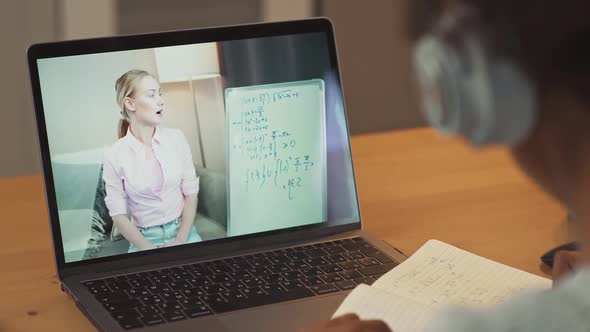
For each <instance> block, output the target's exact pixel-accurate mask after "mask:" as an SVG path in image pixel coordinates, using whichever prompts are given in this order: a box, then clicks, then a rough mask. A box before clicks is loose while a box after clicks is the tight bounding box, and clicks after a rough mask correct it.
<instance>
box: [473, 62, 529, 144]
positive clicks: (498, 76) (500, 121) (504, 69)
mask: <svg viewBox="0 0 590 332" xmlns="http://www.w3.org/2000/svg"><path fill="white" fill-rule="evenodd" d="M489 76H490V82H491V83H490V86H491V92H492V95H493V98H492V102H493V105H492V108H493V111H494V112H493V114H494V117H493V122H492V125H491V126H490V128H489V129H488V133H487V135H486V136H487V137H486V139H485V140H484V141H483V142H482V143H483V144H502V145H507V146H516V145H518V144H520V143H522V142H523V141H524V140H525V139H526V138H527V137H528V136H529V135H530V132H531V131H532V129H533V127H534V125H535V123H536V120H537V112H538V111H537V95H536V92H535V88H534V86H533V85H532V83H531V82H530V81H529V80H528V79H527V78H526V76H525V75H524V73H523V72H522V71H521V70H520V68H518V67H517V66H516V65H515V64H514V63H512V62H509V61H502V60H500V61H496V62H494V63H493V64H492V65H491V67H490V71H489Z"/></svg>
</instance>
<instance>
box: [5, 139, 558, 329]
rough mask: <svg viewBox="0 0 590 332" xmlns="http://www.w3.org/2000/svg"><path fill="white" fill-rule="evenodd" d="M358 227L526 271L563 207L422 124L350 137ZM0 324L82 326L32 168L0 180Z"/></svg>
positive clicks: (499, 159) (500, 157) (487, 155)
mask: <svg viewBox="0 0 590 332" xmlns="http://www.w3.org/2000/svg"><path fill="white" fill-rule="evenodd" d="M352 146H353V156H354V160H355V168H356V179H357V183H358V190H359V195H360V201H361V213H362V218H363V222H364V225H365V228H366V229H367V230H368V231H369V232H372V233H374V234H377V235H378V236H380V237H381V238H384V239H385V240H386V241H388V242H389V243H390V244H392V245H395V246H397V247H398V248H400V249H401V250H402V251H403V252H405V253H407V254H411V253H413V252H414V251H415V250H416V249H418V248H419V247H420V246H421V245H422V244H423V243H424V242H425V241H427V240H428V239H431V238H436V239H439V240H442V241H445V242H448V243H451V244H453V245H456V246H459V247H461V248H464V249H466V250H469V251H471V252H474V253H476V254H479V255H482V256H485V257H488V258H491V259H494V260H497V261H500V262H502V263H505V264H508V265H511V266H514V267H517V268H520V269H523V270H525V271H528V272H532V273H536V274H539V275H542V276H547V275H545V274H543V272H542V271H541V269H540V267H539V255H540V254H541V253H542V252H543V251H545V250H547V249H549V248H550V247H552V246H554V245H557V244H559V243H560V242H561V241H563V236H564V234H565V232H564V229H565V211H564V210H563V209H562V208H561V207H559V206H558V205H557V204H556V203H555V202H554V201H553V200H552V199H551V198H549V197H548V196H547V195H545V194H544V193H542V192H540V191H539V190H538V189H537V188H536V187H535V186H534V185H533V184H531V182H530V181H529V180H528V179H527V178H525V177H524V176H523V175H522V174H521V173H520V172H519V171H518V170H517V169H516V168H515V167H514V165H513V163H512V162H511V160H510V157H509V155H508V153H506V151H504V150H499V149H492V150H486V151H485V152H477V153H476V152H474V151H472V150H470V149H469V148H467V147H465V146H464V145H463V144H461V143H460V142H458V141H456V140H441V139H440V138H438V137H437V135H435V134H433V132H432V131H430V130H428V129H418V130H411V131H402V132H396V133H384V134H376V135H366V136H358V137H355V138H353V141H352ZM0 198H1V199H2V210H3V215H4V218H3V224H4V226H3V227H2V229H3V234H4V236H3V240H2V241H1V242H0V262H1V265H0V271H2V272H1V274H0V276H1V277H0V298H1V299H2V301H0V331H36V330H42V329H44V330H46V329H54V328H59V329H60V330H61V331H89V330H93V327H92V325H91V324H90V323H89V322H88V321H87V320H86V319H85V318H84V316H83V315H82V314H81V313H80V312H79V311H78V310H77V308H76V306H75V305H74V303H73V302H72V301H71V300H70V299H69V298H68V297H67V296H66V295H65V294H63V293H62V292H61V291H60V289H59V284H58V281H57V279H56V277H55V272H54V263H53V257H52V249H51V242H50V239H49V226H48V222H47V212H46V208H45V198H44V193H43V187H42V180H41V176H31V177H19V178H6V179H1V180H0Z"/></svg>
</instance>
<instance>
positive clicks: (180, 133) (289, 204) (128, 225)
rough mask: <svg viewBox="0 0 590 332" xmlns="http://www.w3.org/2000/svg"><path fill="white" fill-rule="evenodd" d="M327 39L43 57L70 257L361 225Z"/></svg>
mask: <svg viewBox="0 0 590 332" xmlns="http://www.w3.org/2000/svg"><path fill="white" fill-rule="evenodd" d="M329 40H330V39H329V37H328V36H327V35H326V34H325V33H323V32H318V33H302V34H289V35H281V36H272V37H263V38H253V39H239V40H230V41H220V42H211V43H200V44H189V45H177V46H166V47H159V48H148V49H132V50H125V51H116V52H102V53H95V54H82V55H74V56H64V57H52V58H43V59H38V60H37V67H38V72H39V83H40V87H41V96H42V104H43V114H44V118H45V125H46V132H47V139H48V146H49V154H50V161H51V169H52V174H51V175H52V177H53V182H54V189H55V197H56V201H57V208H58V215H59V226H60V227H59V229H60V232H61V239H62V244H63V250H64V257H65V262H66V263H70V262H77V261H81V260H88V259H95V258H100V257H107V256H114V255H124V254H129V253H134V252H139V251H145V250H158V249H159V248H165V247H171V246H183V245H189V244H194V243H200V242H205V241H211V240H219V239H223V238H229V237H236V236H242V235H251V234H255V233H262V232H269V231H276V230H280V229H288V228H292V227H300V226H308V225H316V227H329V226H333V225H342V224H347V223H356V222H359V219H360V218H359V211H358V202H357V195H356V188H355V182H354V176H353V170H352V162H351V155H350V147H349V136H348V130H347V125H346V118H345V112H344V106H343V105H344V103H343V99H342V93H341V86H340V82H339V79H338V73H337V70H338V69H337V65H336V64H335V63H333V62H332V59H331V56H330V50H329V47H330V44H329Z"/></svg>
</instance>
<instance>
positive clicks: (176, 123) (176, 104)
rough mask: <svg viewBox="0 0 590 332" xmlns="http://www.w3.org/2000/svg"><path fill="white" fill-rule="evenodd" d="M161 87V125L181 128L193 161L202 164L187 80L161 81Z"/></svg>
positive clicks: (191, 98)
mask: <svg viewBox="0 0 590 332" xmlns="http://www.w3.org/2000/svg"><path fill="white" fill-rule="evenodd" d="M161 87H162V90H164V91H165V92H164V103H165V109H166V111H165V113H164V116H163V118H162V125H163V126H164V127H170V128H179V129H181V130H182V131H183V133H184V135H185V136H186V139H187V140H188V142H189V144H190V146H191V153H192V155H193V161H194V162H195V163H196V164H198V165H203V159H202V155H201V148H200V144H199V135H198V132H197V116H196V112H195V103H194V101H193V95H192V93H191V90H190V85H189V82H188V81H185V82H174V83H162V86H161Z"/></svg>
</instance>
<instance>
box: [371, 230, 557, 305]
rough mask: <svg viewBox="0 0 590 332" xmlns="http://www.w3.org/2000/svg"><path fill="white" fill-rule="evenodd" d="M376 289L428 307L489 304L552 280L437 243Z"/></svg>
mask: <svg viewBox="0 0 590 332" xmlns="http://www.w3.org/2000/svg"><path fill="white" fill-rule="evenodd" d="M373 286H374V287H376V288H379V289H383V290H388V291H394V292H395V293H396V294H399V295H403V296H406V297H408V298H411V299H414V300H417V301H419V302H421V303H424V304H427V305H434V306H436V305H439V304H442V305H448V304H459V305H467V306H471V305H488V304H497V303H500V302H503V301H504V300H505V299H506V298H508V297H510V296H513V295H516V294H518V293H521V292H523V291H525V290H530V289H539V288H541V289H542V288H549V287H551V281H550V280H549V279H545V278H541V277H539V276H536V275H534V274H530V273H527V272H524V271H521V270H518V269H515V268H513V267H510V266H507V265H504V264H500V263H498V262H494V261H492V260H489V259H487V258H483V257H480V256H477V255H475V254H472V253H470V252H467V251H465V250H462V249H459V248H456V247H453V246H451V245H449V244H446V243H444V242H441V241H437V240H430V241H428V242H427V243H426V244H425V245H424V246H422V248H420V249H419V250H418V251H417V252H416V253H415V254H414V255H412V256H411V257H410V258H408V259H407V260H406V261H405V262H404V263H403V264H400V265H399V266H398V267H396V268H395V269H393V270H391V271H390V272H389V273H387V274H385V275H384V276H383V277H382V278H379V280H377V281H376V282H375V284H374V285H373Z"/></svg>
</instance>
